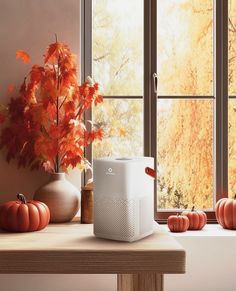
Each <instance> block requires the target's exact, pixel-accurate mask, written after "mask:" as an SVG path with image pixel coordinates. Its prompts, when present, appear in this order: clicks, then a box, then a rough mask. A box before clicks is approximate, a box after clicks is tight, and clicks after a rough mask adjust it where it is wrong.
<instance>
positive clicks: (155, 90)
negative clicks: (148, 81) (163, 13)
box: [153, 73, 158, 94]
mask: <svg viewBox="0 0 236 291" xmlns="http://www.w3.org/2000/svg"><path fill="white" fill-rule="evenodd" d="M153 86H154V93H156V94H157V86H158V78H157V73H154V74H153Z"/></svg>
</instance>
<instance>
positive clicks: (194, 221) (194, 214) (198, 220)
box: [182, 206, 207, 230]
mask: <svg viewBox="0 0 236 291" xmlns="http://www.w3.org/2000/svg"><path fill="white" fill-rule="evenodd" d="M182 215H186V216H187V217H188V219H189V228H188V229H189V230H201V229H202V228H203V227H204V226H205V225H206V223H207V216H206V213H205V212H204V211H202V210H195V209H194V206H193V207H192V209H191V211H189V210H185V211H183V212H182Z"/></svg>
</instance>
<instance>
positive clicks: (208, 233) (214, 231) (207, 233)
mask: <svg viewBox="0 0 236 291" xmlns="http://www.w3.org/2000/svg"><path fill="white" fill-rule="evenodd" d="M161 227H163V228H164V229H165V230H166V231H167V232H169V233H170V234H171V235H172V236H174V237H236V230H229V229H224V228H222V227H221V226H220V225H219V224H207V225H206V226H205V227H204V228H203V229H202V230H188V231H186V232H170V231H169V229H168V226H167V224H163V225H161Z"/></svg>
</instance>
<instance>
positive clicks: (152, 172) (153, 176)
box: [145, 167, 156, 179]
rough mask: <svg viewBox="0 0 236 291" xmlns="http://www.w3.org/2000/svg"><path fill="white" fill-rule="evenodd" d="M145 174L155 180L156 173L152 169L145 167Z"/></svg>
mask: <svg viewBox="0 0 236 291" xmlns="http://www.w3.org/2000/svg"><path fill="white" fill-rule="evenodd" d="M145 173H146V174H147V175H149V176H151V177H152V178H154V179H155V178H156V171H155V170H154V169H152V168H149V167H146V168H145Z"/></svg>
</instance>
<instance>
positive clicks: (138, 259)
mask: <svg viewBox="0 0 236 291" xmlns="http://www.w3.org/2000/svg"><path fill="white" fill-rule="evenodd" d="M184 272H185V251H184V249H183V248H182V247H181V246H180V245H179V243H177V242H176V240H175V239H174V238H173V237H171V236H170V235H169V234H168V233H167V232H165V231H164V230H162V229H161V227H160V226H157V229H156V230H155V233H154V234H153V235H151V236H149V237H147V238H144V239H142V240H141V241H138V242H133V243H126V242H115V241H109V240H104V239H99V238H96V237H94V236H93V228H92V225H85V224H79V223H78V222H72V223H67V224H54V225H53V224H51V225H49V226H48V227H47V228H46V229H44V230H42V231H39V232H33V233H13V234H11V233H4V232H0V273H1V274H112V273H113V274H117V290H119V291H160V290H163V274H177V273H184Z"/></svg>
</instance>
